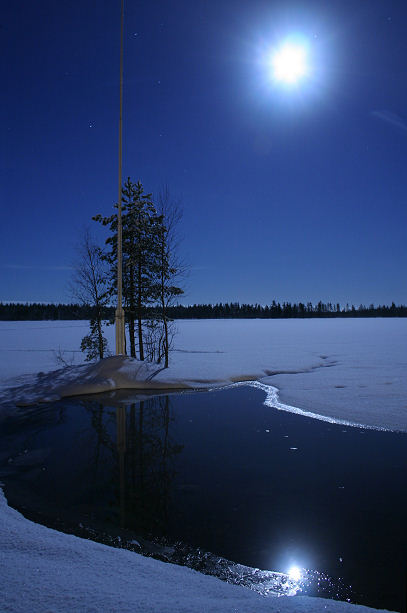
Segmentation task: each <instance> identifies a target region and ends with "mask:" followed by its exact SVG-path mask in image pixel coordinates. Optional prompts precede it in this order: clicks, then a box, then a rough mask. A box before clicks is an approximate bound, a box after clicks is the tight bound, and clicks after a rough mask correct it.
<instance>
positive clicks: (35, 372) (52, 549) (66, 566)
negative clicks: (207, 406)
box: [0, 319, 407, 613]
mask: <svg viewBox="0 0 407 613" xmlns="http://www.w3.org/2000/svg"><path fill="white" fill-rule="evenodd" d="M177 326H178V329H179V335H178V337H177V338H176V343H175V349H174V351H173V352H172V354H171V366H170V368H169V369H168V370H159V369H157V368H156V367H152V366H150V365H147V364H140V363H139V362H137V361H133V360H130V359H127V358H122V357H117V358H111V359H108V360H105V361H103V362H102V363H99V364H96V365H90V366H89V365H78V364H80V362H82V361H83V357H82V356H81V354H80V352H79V351H78V348H79V343H80V339H81V338H82V336H84V334H86V331H87V324H86V322H18V323H14V322H0V338H1V344H0V346H1V349H0V352H1V358H2V373H1V381H0V383H1V387H2V407H3V414H4V411H5V410H7V407H8V410H12V409H13V406H14V403H15V401H16V400H17V401H21V402H24V401H26V402H30V401H34V400H35V399H36V398H41V399H42V400H52V399H54V398H58V397H60V396H63V395H66V394H68V395H69V394H77V393H82V392H85V391H89V390H90V391H94V392H95V391H104V390H112V389H115V388H116V389H117V388H123V387H130V388H133V389H136V390H137V389H145V388H146V387H147V388H153V389H157V388H168V387H202V386H206V387H213V386H218V385H226V384H230V383H231V382H233V381H242V380H245V379H252V380H253V383H252V384H254V385H258V386H259V387H261V388H262V389H264V391H265V392H266V394H267V400H266V402H267V403H268V404H270V406H275V407H276V408H280V409H284V410H292V411H297V412H298V411H299V412H301V411H310V412H313V413H315V417H319V418H321V417H322V418H324V419H329V420H337V421H340V420H342V421H350V422H352V423H363V424H366V425H368V426H372V427H379V428H392V429H400V430H407V419H406V413H407V408H406V398H407V394H406V391H407V390H406V381H407V377H406V340H407V321H406V320H401V319H397V320H395V319H390V320H385V319H374V320H280V321H277V320H226V321H222V320H204V321H182V322H179V323H178V324H177ZM107 335H108V336H109V340H110V346H113V330H112V328H107ZM59 350H60V351H61V353H62V354H63V356H64V357H65V359H68V360H71V358H73V363H74V364H76V366H70V367H66V368H63V369H60V370H58V371H56V372H55V368H56V366H57V363H56V361H55V352H59ZM40 371H42V372H40ZM282 371H283V372H282ZM278 372H279V373H280V374H277V373H278ZM272 373H274V374H272ZM284 373H285V374H284ZM277 388H279V390H280V392H279V397H278V395H277ZM284 402H285V403H290V405H293V406H287V405H285V404H283V403H284ZM0 610H1V612H2V613H3V612H4V613H6V612H9V613H43V612H45V611H52V612H53V613H59V612H61V613H65V612H66V613H68V612H69V613H71V612H72V611H75V612H79V613H82V612H89V613H90V612H95V613H96V612H98V613H100V612H102V613H104V612H113V611H120V612H122V613H126V612H127V611H128V612H132V613H137V612H143V613H148V612H154V613H167V612H168V613H170V612H171V613H172V612H174V613H175V612H176V613H180V612H188V613H206V612H208V613H209V612H217V611H219V612H220V613H229V612H230V613H232V612H233V613H254V612H256V613H263V612H268V613H278V612H280V613H285V612H287V613H289V612H290V613H291V612H296V613H297V612H298V613H309V612H315V613H319V612H324V613H330V612H332V613H340V612H344V613H346V612H349V613H353V612H355V613H358V612H360V613H362V612H363V611H366V612H367V611H372V610H373V609H370V608H368V607H364V606H360V605H351V604H348V603H345V602H336V601H333V600H325V599H319V598H318V599H317V598H311V597H308V596H298V595H297V596H292V597H280V598H277V597H271V598H263V597H262V596H260V595H258V594H257V593H255V592H252V591H251V590H248V589H245V588H243V587H239V586H232V585H229V584H226V583H224V582H222V581H220V580H218V579H216V578H214V577H208V576H204V575H201V574H199V573H197V572H195V571H192V570H190V569H188V568H184V567H179V566H175V565H172V564H164V563H162V562H159V561H157V560H153V559H151V558H144V557H142V556H140V555H138V554H136V553H134V552H131V551H127V550H124V549H114V548H111V547H108V546H106V545H102V544H99V543H95V542H93V541H88V540H84V539H80V538H77V537H75V536H72V535H66V534H62V533H59V532H56V531H54V530H51V529H48V528H45V527H44V526H41V525H38V524H35V523H33V522H31V521H28V520H27V519H25V518H24V517H23V516H22V515H21V514H20V513H18V512H17V511H15V510H14V509H11V508H10V507H9V506H8V505H7V502H6V499H5V497H4V495H3V493H2V491H1V490H0Z"/></svg>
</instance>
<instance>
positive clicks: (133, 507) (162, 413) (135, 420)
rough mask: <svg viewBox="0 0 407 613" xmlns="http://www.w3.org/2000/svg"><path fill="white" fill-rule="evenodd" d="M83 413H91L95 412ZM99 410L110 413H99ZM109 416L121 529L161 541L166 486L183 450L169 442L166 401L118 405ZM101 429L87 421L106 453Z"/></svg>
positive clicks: (167, 497)
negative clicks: (113, 431)
mask: <svg viewBox="0 0 407 613" xmlns="http://www.w3.org/2000/svg"><path fill="white" fill-rule="evenodd" d="M89 404H90V405H92V403H89ZM88 408H89V410H90V411H91V412H93V411H94V410H95V407H94V406H89V407H88ZM100 410H102V412H103V410H106V411H107V412H109V411H111V409H103V408H102V409H100V407H99V409H98V411H100ZM114 410H115V419H116V451H115V456H116V459H115V464H116V466H117V477H118V484H119V488H118V493H117V496H116V504H117V507H118V511H119V513H118V515H119V521H120V527H121V528H122V529H124V528H126V529H130V530H133V531H136V532H139V533H141V534H144V535H150V534H154V535H155V536H157V535H165V534H166V529H167V523H168V506H169V500H170V497H171V483H172V481H173V479H174V477H175V474H176V473H175V468H174V459H175V457H176V456H177V455H178V454H179V453H180V452H181V451H182V448H183V446H182V445H178V444H176V443H175V442H173V441H172V440H171V437H170V432H169V430H170V422H171V403H170V399H169V397H168V396H160V397H155V398H150V399H148V400H144V401H141V402H139V403H137V404H135V403H132V404H130V405H119V406H116V407H115V409H114ZM102 423H103V420H100V419H99V420H96V419H92V425H93V426H94V427H95V428H96V429H97V430H99V431H98V433H97V434H98V436H97V440H98V441H101V440H102V441H104V443H105V445H107V447H110V445H109V443H108V441H107V440H106V430H104V432H103V433H102V432H101V431H100V427H101V426H102ZM94 457H95V459H96V458H99V457H101V454H100V453H96V454H95V456H94ZM116 483H117V480H116Z"/></svg>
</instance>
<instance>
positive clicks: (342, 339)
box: [0, 318, 407, 431]
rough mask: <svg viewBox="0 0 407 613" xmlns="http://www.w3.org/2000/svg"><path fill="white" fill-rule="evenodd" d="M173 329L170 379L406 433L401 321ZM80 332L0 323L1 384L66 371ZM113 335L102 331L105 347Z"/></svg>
mask: <svg viewBox="0 0 407 613" xmlns="http://www.w3.org/2000/svg"><path fill="white" fill-rule="evenodd" d="M176 325H177V328H178V335H177V336H176V338H175V343H174V350H173V351H172V354H171V360H170V369H168V371H166V372H167V373H168V374H169V375H170V376H172V377H175V378H179V379H192V380H197V379H199V380H202V381H213V382H214V385H221V384H222V383H225V382H228V380H230V378H233V377H236V378H238V379H239V378H245V377H251V378H254V379H257V380H258V381H260V382H261V383H262V384H263V385H265V386H273V388H277V389H278V391H279V394H278V401H279V402H280V405H278V404H277V400H276V397H275V396H273V395H272V394H270V395H269V400H268V402H269V403H270V404H271V405H273V406H276V405H277V406H279V407H280V408H286V409H287V410H296V409H300V410H303V411H305V412H308V413H314V414H315V416H322V417H324V418H327V419H330V420H332V421H344V422H351V423H356V424H363V425H366V426H370V427H375V428H385V429H390V430H401V431H407V319H397V318H395V319H392V318H391V319H383V318H375V319H312V320H307V319H304V320H301V319H293V320H186V321H178V322H176ZM87 329H88V327H87V322H83V321H72V322H69V321H63V322H54V321H49V322H0V339H1V342H0V357H1V364H2V368H1V382H2V383H3V385H4V383H5V381H6V380H7V379H9V378H12V377H16V376H20V375H22V374H30V373H37V372H38V371H44V372H46V371H49V370H53V369H55V368H58V367H60V364H58V361H57V355H58V353H59V354H61V355H62V356H63V357H64V359H65V360H66V361H67V362H68V363H76V364H78V363H81V362H82V361H83V356H82V354H81V352H80V351H79V345H80V341H81V338H82V337H83V336H84V335H85V334H86V333H87ZM113 334H114V330H113V328H112V327H108V328H107V329H106V336H107V337H108V339H109V344H110V347H113ZM158 379H159V377H157V380H158ZM269 390H270V392H272V391H273V390H272V388H269ZM282 405H286V406H282ZM287 405H288V406H287Z"/></svg>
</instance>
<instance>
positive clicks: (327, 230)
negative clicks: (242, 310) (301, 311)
mask: <svg viewBox="0 0 407 613" xmlns="http://www.w3.org/2000/svg"><path fill="white" fill-rule="evenodd" d="M0 33H1V45H2V46H1V56H2V61H1V73H2V74H1V82H2V88H1V89H2V93H1V105H2V110H3V112H2V115H3V120H2V122H1V131H2V144H1V168H2V170H1V187H0V190H1V191H0V197H1V201H2V224H1V241H0V248H1V254H0V255H1V258H0V262H1V264H0V267H1V278H2V282H1V286H0V292H1V293H0V299H1V300H3V301H9V300H19V301H70V300H71V295H70V292H69V289H68V283H69V279H70V276H71V273H72V270H71V268H70V267H71V265H72V262H73V260H74V259H75V244H76V242H77V241H78V238H79V236H80V234H81V232H82V229H83V228H84V227H85V226H90V227H91V228H92V230H94V232H95V235H96V237H97V238H98V240H100V241H101V242H102V241H103V240H104V235H103V230H102V229H101V228H99V227H98V225H97V224H96V223H94V222H92V221H91V217H92V215H94V214H96V213H102V214H104V215H108V214H110V213H111V212H112V211H113V204H114V202H115V201H116V200H117V165H118V162H117V157H118V156H117V151H118V105H119V48H120V0H105V1H104V2H100V1H99V2H96V1H91V0H81V1H80V2H79V1H78V0H66V1H63V2H55V0H52V2H51V1H49V0H39V1H38V2H33V1H32V0H14V1H13V2H6V3H3V6H2V14H1V29H0ZM287 37H296V38H298V39H301V40H302V41H304V43H305V44H306V45H307V46H308V49H309V66H310V70H309V75H308V76H307V77H306V78H304V79H303V80H302V81H301V82H300V83H298V84H297V85H294V86H291V87H290V86H285V85H284V84H281V83H276V82H275V81H274V80H273V78H272V75H271V69H270V61H269V58H270V54H271V51H272V49H275V48H276V47H278V45H279V44H280V43H281V42H282V41H284V40H286V38H287ZM124 56H125V57H124V115H123V121H124V124H123V177H124V178H125V177H127V176H130V177H131V178H132V179H133V180H137V179H140V180H141V181H142V183H143V185H144V187H145V189H146V191H148V192H153V193H156V192H157V191H158V190H159V189H160V187H162V186H163V185H164V184H168V186H169V189H170V191H171V194H172V195H173V196H174V198H177V199H179V200H180V201H181V203H182V206H183V208H184V219H183V224H182V234H183V235H184V242H183V248H182V252H183V255H184V257H185V259H186V260H187V261H188V263H189V265H190V273H189V277H188V279H187V282H186V295H185V298H184V300H183V302H184V304H189V303H194V302H218V301H222V302H226V301H240V302H250V303H254V302H259V303H262V304H269V303H270V302H271V301H272V300H273V299H275V300H279V301H285V300H286V301H304V302H307V301H309V300H310V301H312V302H316V301H318V300H322V301H324V302H328V301H332V302H334V303H336V302H340V303H341V304H342V305H343V304H346V303H347V302H349V303H354V304H355V305H356V306H358V305H359V304H360V303H364V304H370V303H374V304H377V303H387V304H388V303H391V301H393V300H394V301H395V302H396V303H401V302H402V303H407V278H406V270H407V214H406V210H407V198H406V196H407V163H406V162H407V3H406V2H405V0H400V1H391V0H358V1H355V0H351V1H348V0H324V1H322V0H321V1H318V0H315V1H313V0H307V1H304V2H294V1H290V0H284V1H282V0H280V1H272V0H267V1H263V0H250V1H249V0H246V1H237V0H235V1H229V0H206V1H204V0H139V1H131V0H126V9H125V41H124Z"/></svg>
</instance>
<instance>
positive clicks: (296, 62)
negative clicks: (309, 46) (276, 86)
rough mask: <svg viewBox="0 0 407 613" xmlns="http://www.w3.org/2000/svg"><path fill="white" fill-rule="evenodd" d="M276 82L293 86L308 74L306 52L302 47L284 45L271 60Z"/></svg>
mask: <svg viewBox="0 0 407 613" xmlns="http://www.w3.org/2000/svg"><path fill="white" fill-rule="evenodd" d="M271 62H272V68H273V76H274V78H275V79H276V81H281V82H283V83H287V84H294V83H297V82H298V81H299V80H301V79H302V78H303V77H305V76H306V75H307V73H308V66H307V51H306V48H305V47H304V46H301V45H295V44H289V43H286V44H285V45H283V46H282V47H281V48H280V49H278V50H277V51H276V52H275V53H274V55H273V56H272V59H271Z"/></svg>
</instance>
